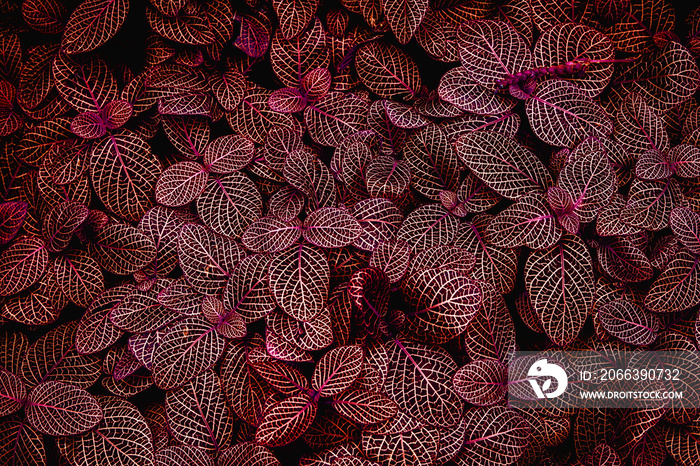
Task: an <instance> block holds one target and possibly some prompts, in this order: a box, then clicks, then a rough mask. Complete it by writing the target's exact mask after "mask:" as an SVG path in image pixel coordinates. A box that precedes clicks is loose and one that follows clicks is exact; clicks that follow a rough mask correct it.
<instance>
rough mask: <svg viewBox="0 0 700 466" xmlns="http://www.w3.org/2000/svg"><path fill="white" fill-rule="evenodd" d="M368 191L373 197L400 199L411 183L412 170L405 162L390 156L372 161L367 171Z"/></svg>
mask: <svg viewBox="0 0 700 466" xmlns="http://www.w3.org/2000/svg"><path fill="white" fill-rule="evenodd" d="M365 176H366V177H367V191H368V192H369V194H370V196H372V197H386V198H389V199H398V198H399V197H401V196H402V195H403V194H404V193H405V192H406V190H407V189H408V185H409V184H410V183H411V169H410V168H409V166H408V164H407V163H406V162H404V161H403V160H396V159H395V158H393V157H390V156H388V155H380V156H378V157H375V158H373V159H372V161H371V162H370V163H369V165H368V166H367V169H366V173H365Z"/></svg>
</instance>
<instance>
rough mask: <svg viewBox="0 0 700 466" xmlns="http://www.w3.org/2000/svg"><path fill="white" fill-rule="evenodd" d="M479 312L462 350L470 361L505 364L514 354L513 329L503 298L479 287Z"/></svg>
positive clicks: (488, 287)
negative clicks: (479, 360) (483, 360)
mask: <svg viewBox="0 0 700 466" xmlns="http://www.w3.org/2000/svg"><path fill="white" fill-rule="evenodd" d="M479 287H480V288H481V309H479V312H478V313H477V315H476V316H474V318H473V319H472V320H471V322H469V325H468V326H467V330H466V331H465V332H464V349H465V350H466V352H467V355H469V357H470V358H471V359H472V360H476V359H498V360H500V361H501V362H503V363H507V362H508V361H509V360H510V359H511V357H512V355H513V353H514V352H515V326H514V324H513V318H512V317H511V316H510V314H509V312H508V307H506V303H505V300H504V299H503V296H501V294H500V293H499V292H498V290H497V289H496V288H494V287H493V286H491V285H489V284H486V283H479Z"/></svg>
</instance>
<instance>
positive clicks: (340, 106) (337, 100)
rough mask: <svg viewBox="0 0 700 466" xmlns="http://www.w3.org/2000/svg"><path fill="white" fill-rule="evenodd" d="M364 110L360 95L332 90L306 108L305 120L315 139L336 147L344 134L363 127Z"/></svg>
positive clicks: (365, 116)
mask: <svg viewBox="0 0 700 466" xmlns="http://www.w3.org/2000/svg"><path fill="white" fill-rule="evenodd" d="M367 110H368V105H367V102H366V101H364V100H362V99H361V98H359V97H357V96H355V95H352V94H343V93H340V92H335V91H332V92H329V93H328V94H326V96H325V97H324V98H323V99H321V100H319V101H318V102H314V103H310V104H309V105H308V106H307V107H306V109H305V110H304V121H305V122H306V126H307V128H308V130H309V134H311V138H312V139H313V140H314V141H316V142H317V143H319V144H321V145H324V146H331V147H337V146H338V145H339V144H340V142H341V141H342V140H343V139H344V138H346V137H347V136H349V135H351V134H352V133H355V132H357V131H361V130H363V129H365V126H366V120H367Z"/></svg>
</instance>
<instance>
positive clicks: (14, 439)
mask: <svg viewBox="0 0 700 466" xmlns="http://www.w3.org/2000/svg"><path fill="white" fill-rule="evenodd" d="M3 422H4V424H3V428H2V430H0V460H2V461H3V462H4V463H5V464H8V465H20V464H31V465H37V466H42V465H45V464H46V451H45V449H44V439H43V436H42V435H41V434H40V433H39V432H37V431H36V430H34V428H33V427H32V426H30V425H29V424H28V423H27V422H26V421H25V420H20V419H19V418H17V417H8V418H6V419H4V421H3Z"/></svg>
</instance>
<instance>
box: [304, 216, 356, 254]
mask: <svg viewBox="0 0 700 466" xmlns="http://www.w3.org/2000/svg"><path fill="white" fill-rule="evenodd" d="M302 234H303V235H304V239H305V240H306V241H308V242H309V243H311V244H314V245H316V246H318V247H321V248H342V247H343V246H348V245H350V244H352V243H353V242H354V241H355V240H356V239H357V238H358V237H359V236H360V235H361V234H362V227H361V226H360V224H359V222H358V221H357V220H355V218H354V217H353V216H352V215H350V214H348V213H347V212H345V211H344V210H342V209H335V208H332V207H326V208H323V209H319V210H316V211H314V212H312V213H311V214H310V215H309V216H308V217H306V220H304V226H303V229H302Z"/></svg>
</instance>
